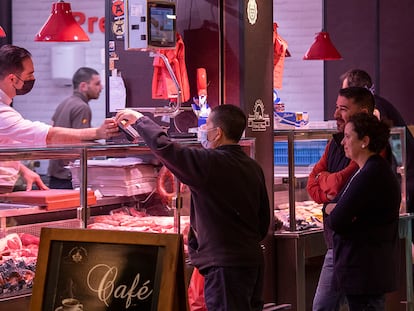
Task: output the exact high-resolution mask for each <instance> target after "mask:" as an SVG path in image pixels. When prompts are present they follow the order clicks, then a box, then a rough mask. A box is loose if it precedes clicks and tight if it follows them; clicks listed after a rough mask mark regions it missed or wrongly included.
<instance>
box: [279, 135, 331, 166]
mask: <svg viewBox="0 0 414 311" xmlns="http://www.w3.org/2000/svg"><path fill="white" fill-rule="evenodd" d="M327 143H328V140H327V139H312V140H303V141H302V140H298V141H295V142H294V144H293V146H294V154H295V165H298V166H309V165H312V164H315V163H316V162H318V161H319V159H320V158H321V156H322V154H323V153H324V151H325V147H326V144H327ZM274 165H281V166H284V165H288V143H287V141H276V142H274Z"/></svg>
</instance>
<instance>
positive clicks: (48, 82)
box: [13, 0, 105, 125]
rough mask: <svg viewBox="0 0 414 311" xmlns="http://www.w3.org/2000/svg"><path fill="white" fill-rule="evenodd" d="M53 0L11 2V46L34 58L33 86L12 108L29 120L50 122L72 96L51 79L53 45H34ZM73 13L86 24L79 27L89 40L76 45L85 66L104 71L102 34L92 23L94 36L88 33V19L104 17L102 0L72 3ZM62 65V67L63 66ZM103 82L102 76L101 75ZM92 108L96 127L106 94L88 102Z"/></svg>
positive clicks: (69, 87) (102, 115)
mask: <svg viewBox="0 0 414 311" xmlns="http://www.w3.org/2000/svg"><path fill="white" fill-rule="evenodd" d="M53 2H57V1H56V0H37V1H32V0H14V1H13V44H15V45H18V46H22V47H24V48H26V49H28V50H29V51H30V52H31V53H32V55H33V61H34V66H35V77H36V83H35V87H34V88H33V90H32V91H31V92H30V93H29V94H28V95H24V96H16V97H15V99H14V107H15V108H16V109H17V110H18V111H19V112H20V113H22V114H23V116H24V117H26V118H28V119H31V120H40V121H44V122H47V123H50V122H51V117H52V114H53V112H54V111H55V108H56V106H57V105H58V104H59V103H60V102H61V101H62V100H63V99H64V98H66V97H67V96H69V95H70V94H71V93H72V87H71V86H63V85H57V84H56V83H55V82H54V81H53V80H52V79H51V61H50V60H51V48H52V46H55V45H58V44H69V43H55V42H35V41H34V37H35V34H36V33H37V32H38V31H39V29H40V28H41V26H42V25H43V24H44V22H45V21H46V19H47V18H48V16H49V14H50V11H51V7H52V3H53ZM67 2H69V3H71V7H72V11H74V12H75V11H79V12H83V13H85V15H86V22H85V24H84V25H82V28H83V29H84V30H85V32H86V33H87V34H88V36H89V38H90V40H91V41H89V42H76V43H70V44H79V45H82V46H84V49H85V63H84V65H85V66H88V67H92V68H95V69H96V70H97V71H98V72H99V73H101V75H102V72H103V70H104V64H102V61H101V50H102V49H103V48H104V39H105V35H104V33H103V32H101V31H100V30H99V27H98V25H97V23H95V24H94V29H93V33H91V32H88V25H87V19H88V17H98V18H102V17H104V16H105V7H104V0H88V1H84V0H71V1H67ZM62 65H64V64H62ZM101 78H102V80H103V81H104V76H103V75H102V77H101ZM89 104H90V106H91V108H92V111H93V114H92V124H93V125H99V124H100V123H101V122H102V121H103V119H104V117H105V92H104V90H103V91H102V93H101V95H100V97H99V99H98V100H93V101H91V102H90V103H89Z"/></svg>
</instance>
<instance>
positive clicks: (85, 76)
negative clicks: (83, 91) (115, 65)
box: [72, 67, 99, 90]
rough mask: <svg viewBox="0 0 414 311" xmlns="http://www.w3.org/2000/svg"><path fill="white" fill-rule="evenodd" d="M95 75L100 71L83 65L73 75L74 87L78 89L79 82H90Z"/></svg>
mask: <svg viewBox="0 0 414 311" xmlns="http://www.w3.org/2000/svg"><path fill="white" fill-rule="evenodd" d="M93 75H99V73H98V72H97V71H96V70H95V69H93V68H89V67H81V68H79V69H78V70H76V72H75V73H74V74H73V77H72V85H73V88H74V89H75V90H76V89H77V88H78V87H79V84H81V83H82V82H89V81H90V80H91V79H92V76H93Z"/></svg>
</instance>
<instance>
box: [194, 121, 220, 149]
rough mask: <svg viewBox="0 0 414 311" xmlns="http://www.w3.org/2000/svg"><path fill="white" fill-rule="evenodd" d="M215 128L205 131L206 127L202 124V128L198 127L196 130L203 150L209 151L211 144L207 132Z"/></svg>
mask: <svg viewBox="0 0 414 311" xmlns="http://www.w3.org/2000/svg"><path fill="white" fill-rule="evenodd" d="M215 129H216V127H213V128H211V129H207V126H206V125H205V124H203V125H202V126H200V127H199V129H198V133H199V140H200V143H201V145H202V146H203V147H204V148H205V149H210V148H211V142H210V141H209V140H208V132H210V131H212V130H215Z"/></svg>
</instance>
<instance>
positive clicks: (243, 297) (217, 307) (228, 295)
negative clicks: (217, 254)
mask: <svg viewBox="0 0 414 311" xmlns="http://www.w3.org/2000/svg"><path fill="white" fill-rule="evenodd" d="M200 273H201V274H203V275H204V298H205V301H206V306H207V309H208V311H259V310H262V309H263V297H262V296H263V279H264V275H263V266H262V265H258V266H254V267H211V268H208V269H203V271H200Z"/></svg>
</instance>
